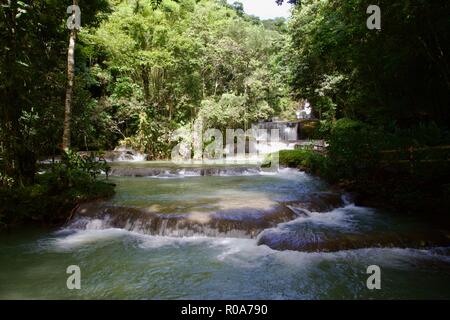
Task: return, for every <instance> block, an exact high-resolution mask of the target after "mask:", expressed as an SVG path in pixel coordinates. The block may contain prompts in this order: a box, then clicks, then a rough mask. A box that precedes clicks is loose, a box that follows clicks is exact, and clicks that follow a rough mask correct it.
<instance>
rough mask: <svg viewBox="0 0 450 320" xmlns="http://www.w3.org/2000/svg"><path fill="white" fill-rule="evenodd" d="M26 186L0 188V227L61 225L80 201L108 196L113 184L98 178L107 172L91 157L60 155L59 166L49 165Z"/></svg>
mask: <svg viewBox="0 0 450 320" xmlns="http://www.w3.org/2000/svg"><path fill="white" fill-rule="evenodd" d="M43 169H45V172H42V173H40V174H38V175H37V176H36V179H35V183H34V184H32V185H26V186H15V187H14V186H10V187H6V186H3V187H0V203H1V206H0V228H2V227H3V226H10V225H14V224H19V223H29V222H35V223H36V222H39V223H46V224H49V223H51V224H52V223H61V222H65V220H66V219H67V218H68V216H67V213H68V212H69V213H70V211H71V210H72V209H73V208H74V207H75V206H76V205H77V204H79V203H80V202H83V201H89V200H95V199H97V198H104V197H110V196H111V195H112V194H113V193H114V185H113V184H111V183H108V182H107V181H105V180H104V179H102V180H98V179H97V177H98V175H99V174H100V173H101V172H102V171H104V172H107V171H108V170H109V167H108V165H107V164H106V163H105V162H104V161H97V160H96V156H95V154H92V155H91V156H89V157H84V158H83V157H81V156H79V155H78V154H76V153H68V154H64V155H63V158H62V161H61V162H60V163H55V164H49V165H47V166H46V167H45V168H43Z"/></svg>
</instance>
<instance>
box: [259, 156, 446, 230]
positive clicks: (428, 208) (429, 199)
mask: <svg viewBox="0 0 450 320" xmlns="http://www.w3.org/2000/svg"><path fill="white" fill-rule="evenodd" d="M270 161H271V157H270V156H269V157H268V158H266V160H265V164H266V166H267V165H269V163H270ZM279 163H280V166H284V167H289V168H297V169H300V170H302V171H305V172H308V173H311V174H314V175H317V176H319V177H320V178H322V179H324V180H325V181H327V182H328V183H330V184H331V185H332V186H333V187H334V188H335V189H338V190H342V191H343V192H348V193H351V194H352V195H353V197H354V201H355V204H357V205H361V206H367V207H374V208H378V209H383V210H387V211H390V212H393V213H396V214H405V215H409V214H414V215H426V216H427V217H428V218H429V219H430V221H433V222H434V223H436V224H441V225H442V226H443V227H445V228H447V229H449V230H450V215H449V214H448V212H449V208H450V185H449V184H448V183H447V182H448V181H450V178H449V177H448V175H446V174H445V172H446V170H442V171H441V173H440V174H437V173H436V172H435V173H434V174H428V173H429V172H427V173H426V174H420V172H419V173H418V174H417V175H411V174H410V173H409V172H408V171H406V172H405V170H399V169H398V168H395V167H392V166H391V167H389V166H385V167H383V168H379V169H378V170H376V171H372V172H369V171H368V172H366V174H364V175H356V176H350V177H346V178H341V179H337V178H336V176H337V174H336V170H334V168H333V166H332V164H330V160H329V159H328V158H327V156H326V155H325V154H321V153H317V152H315V151H311V150H283V151H281V152H280V153H279ZM422 170H425V169H424V168H422Z"/></svg>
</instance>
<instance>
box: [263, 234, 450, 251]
mask: <svg viewBox="0 0 450 320" xmlns="http://www.w3.org/2000/svg"><path fill="white" fill-rule="evenodd" d="M258 245H266V246H268V247H270V248H271V249H274V250H281V251H283V250H292V251H304V252H336V251H341V250H352V249H362V248H426V247H432V246H448V245H450V237H449V236H448V235H447V234H445V233H441V232H431V231H422V232H412V233H407V234H405V233H403V234H398V233H371V234H357V233H341V232H338V231H335V230H334V231H329V232H317V231H313V230H307V231H305V232H303V233H298V232H276V231H275V230H267V231H265V232H263V233H262V234H261V235H260V236H259V237H258Z"/></svg>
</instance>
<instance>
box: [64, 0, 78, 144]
mask: <svg viewBox="0 0 450 320" xmlns="http://www.w3.org/2000/svg"><path fill="white" fill-rule="evenodd" d="M73 5H74V6H76V5H78V0H73ZM72 15H73V17H74V16H75V11H74V12H73V14H72ZM76 39H77V28H76V27H74V28H73V29H72V30H70V37H69V49H68V52H67V87H66V100H65V108H64V133H63V141H62V148H63V150H65V151H67V150H68V149H69V148H70V121H71V117H72V100H73V85H74V79H75V43H76Z"/></svg>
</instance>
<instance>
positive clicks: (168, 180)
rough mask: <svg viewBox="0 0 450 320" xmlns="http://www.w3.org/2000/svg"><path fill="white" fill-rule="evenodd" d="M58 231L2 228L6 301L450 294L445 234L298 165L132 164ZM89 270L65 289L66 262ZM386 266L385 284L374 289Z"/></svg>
mask: <svg viewBox="0 0 450 320" xmlns="http://www.w3.org/2000/svg"><path fill="white" fill-rule="evenodd" d="M112 174H113V177H111V178H110V179H111V180H112V181H114V182H115V183H116V184H117V189H116V191H117V192H116V195H115V196H114V197H113V198H112V199H110V200H108V201H104V202H96V203H92V204H85V205H82V206H81V207H80V208H79V209H78V211H77V212H76V214H75V215H74V217H73V219H72V221H71V222H69V223H68V224H67V225H65V226H64V227H61V228H58V229H42V228H22V229H18V230H15V231H14V232H11V233H2V234H0V261H1V263H0V298H1V299H355V298H356V299H363V298H374V299H379V298H383V299H386V298H387V299H399V298H402V299H403V298H447V299H448V298H450V247H449V246H448V234H447V233H446V231H445V230H440V228H439V226H433V225H428V224H427V223H426V222H425V221H422V220H421V219H420V218H419V217H411V216H407V215H402V214H391V213H386V212H382V211H379V210H375V209H372V208H364V207H358V206H356V205H354V204H353V203H352V201H351V198H350V197H348V196H347V195H345V194H341V193H339V192H338V191H336V190H333V189H332V188H330V186H328V185H327V184H326V183H324V182H322V181H320V180H319V179H317V178H315V177H312V176H310V175H308V174H306V173H303V172H299V171H296V170H292V169H281V170H279V171H278V172H275V173H271V172H263V171H261V170H260V169H259V168H257V167H251V166H250V167H244V166H236V167H233V168H223V167H219V168H214V167H207V168H204V167H198V166H197V167H195V166H194V167H189V168H175V169H174V168H164V165H161V164H158V165H157V164H151V163H146V164H139V163H137V164H124V165H119V166H116V167H114V168H113V170H112ZM69 265H77V266H79V267H80V269H81V289H80V290H68V289H67V287H66V280H67V277H68V276H69V275H68V274H66V268H67V267H68V266H69ZM370 265H377V266H379V267H380V268H381V290H369V289H368V288H367V286H366V280H367V278H368V276H369V275H368V274H367V267H368V266H370Z"/></svg>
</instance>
